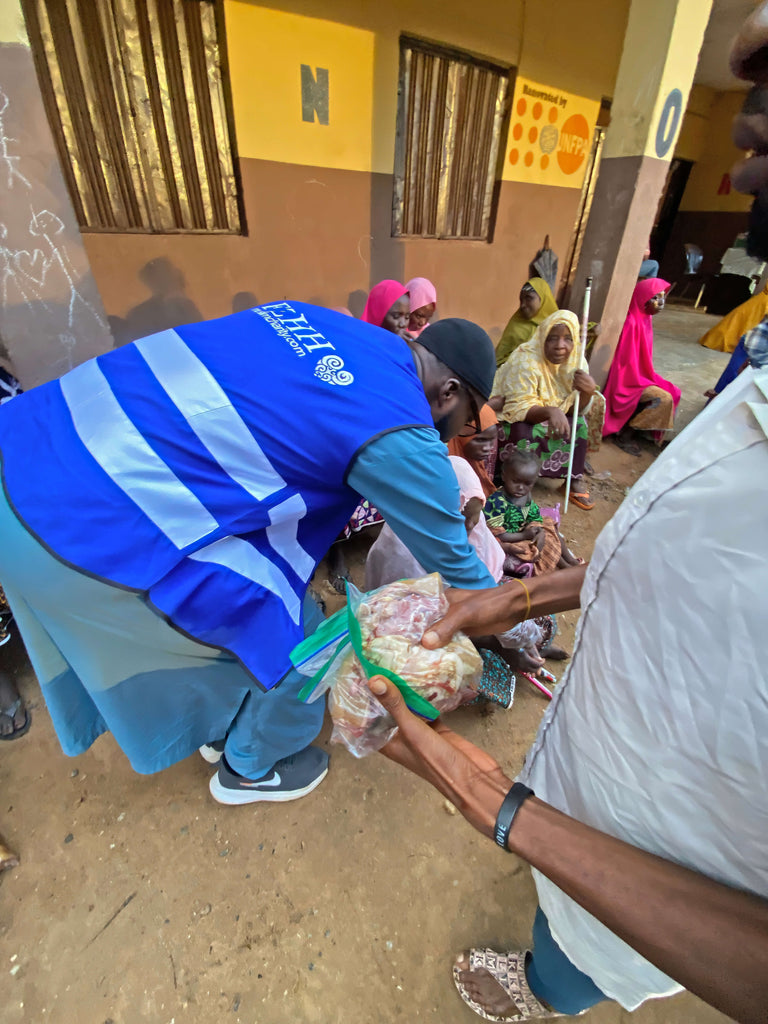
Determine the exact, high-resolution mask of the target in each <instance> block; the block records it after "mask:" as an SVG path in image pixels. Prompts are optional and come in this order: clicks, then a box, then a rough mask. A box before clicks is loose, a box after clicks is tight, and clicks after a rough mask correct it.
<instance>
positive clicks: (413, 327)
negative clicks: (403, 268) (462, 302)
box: [405, 277, 437, 338]
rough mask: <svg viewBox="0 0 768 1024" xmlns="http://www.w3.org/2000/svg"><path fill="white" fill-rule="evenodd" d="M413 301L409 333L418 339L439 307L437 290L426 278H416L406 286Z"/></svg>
mask: <svg viewBox="0 0 768 1024" xmlns="http://www.w3.org/2000/svg"><path fill="white" fill-rule="evenodd" d="M405 287H406V289H407V291H408V295H409V297H410V300H411V319H410V321H409V323H408V333H409V334H410V336H411V337H412V338H418V336H419V335H420V334H421V332H422V331H423V330H424V328H425V327H428V326H429V321H430V320H431V319H432V317H433V316H434V315H435V309H436V307H437V289H436V288H435V286H434V285H433V284H432V282H431V281H428V280H427V279H426V277H414V278H412V279H411V280H410V281H409V282H408V284H407V285H406V286H405Z"/></svg>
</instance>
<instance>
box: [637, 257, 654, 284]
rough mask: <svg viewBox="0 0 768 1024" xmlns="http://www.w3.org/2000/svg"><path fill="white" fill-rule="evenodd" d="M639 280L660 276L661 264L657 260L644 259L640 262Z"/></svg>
mask: <svg viewBox="0 0 768 1024" xmlns="http://www.w3.org/2000/svg"><path fill="white" fill-rule="evenodd" d="M637 276H638V279H639V280H641V281H642V280H643V278H645V277H658V276H659V264H658V262H657V261H656V260H643V262H642V263H641V264H640V273H639V274H638V275H637Z"/></svg>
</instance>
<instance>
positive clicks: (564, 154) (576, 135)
mask: <svg viewBox="0 0 768 1024" xmlns="http://www.w3.org/2000/svg"><path fill="white" fill-rule="evenodd" d="M589 136H590V128H589V125H588V124H587V119H586V117H584V115H583V114H573V115H572V116H571V117H569V118H568V120H567V121H566V122H565V124H564V125H563V127H562V129H561V130H560V145H559V146H558V149H557V162H558V164H559V165H560V170H561V171H562V172H563V174H575V173H576V172H577V171H578V170H579V168H580V167H581V165H582V164H583V163H584V161H585V159H586V157H587V151H588V149H589Z"/></svg>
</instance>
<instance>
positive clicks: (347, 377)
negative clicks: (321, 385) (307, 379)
mask: <svg viewBox="0 0 768 1024" xmlns="http://www.w3.org/2000/svg"><path fill="white" fill-rule="evenodd" d="M315 376H316V377H319V378H320V380H322V381H325V383H326V384H342V385H344V384H351V383H352V381H353V380H354V379H355V376H354V374H352V373H350V372H349V370H345V369H344V360H343V359H342V358H341V357H340V356H323V358H322V359H321V360H320V362H319V363H318V364H317V366H316V367H315Z"/></svg>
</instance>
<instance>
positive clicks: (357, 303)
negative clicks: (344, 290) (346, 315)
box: [347, 288, 368, 320]
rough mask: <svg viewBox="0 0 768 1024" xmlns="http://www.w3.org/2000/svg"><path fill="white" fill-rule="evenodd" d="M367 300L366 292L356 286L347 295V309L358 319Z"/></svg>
mask: <svg viewBox="0 0 768 1024" xmlns="http://www.w3.org/2000/svg"><path fill="white" fill-rule="evenodd" d="M367 301H368V292H365V291H363V289H362V288H358V289H356V290H355V291H353V292H350V293H349V295H348V296H347V309H348V310H349V311H350V313H351V314H352V316H353V317H355V319H357V320H359V319H360V317H361V316H362V315H363V311H364V309H365V304H366V302H367Z"/></svg>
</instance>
